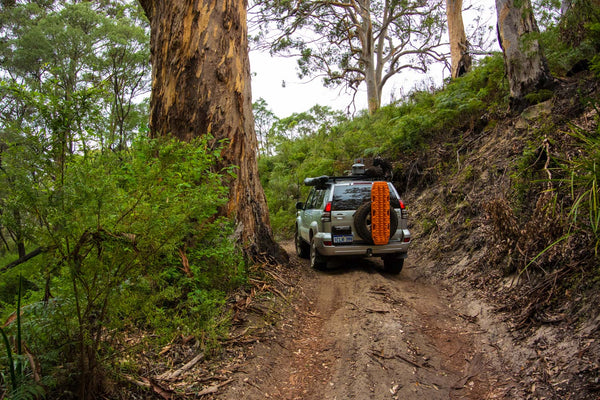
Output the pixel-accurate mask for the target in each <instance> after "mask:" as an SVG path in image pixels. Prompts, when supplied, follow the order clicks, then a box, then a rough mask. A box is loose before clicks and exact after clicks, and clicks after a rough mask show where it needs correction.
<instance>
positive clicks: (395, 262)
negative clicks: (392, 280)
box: [382, 255, 404, 275]
mask: <svg viewBox="0 0 600 400" xmlns="http://www.w3.org/2000/svg"><path fill="white" fill-rule="evenodd" d="M382 258H383V269H384V270H385V272H388V273H390V274H395V275H397V274H399V273H400V271H402V267H404V258H400V257H398V256H395V255H390V256H384V257H382Z"/></svg>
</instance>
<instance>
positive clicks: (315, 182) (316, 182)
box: [304, 175, 385, 187]
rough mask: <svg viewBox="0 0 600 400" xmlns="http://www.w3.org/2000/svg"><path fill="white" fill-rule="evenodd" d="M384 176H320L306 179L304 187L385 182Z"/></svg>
mask: <svg viewBox="0 0 600 400" xmlns="http://www.w3.org/2000/svg"><path fill="white" fill-rule="evenodd" d="M383 180H385V178H384V177H383V176H369V175H345V176H327V175H323V176H319V177H316V178H306V179H304V185H306V186H317V187H319V186H321V187H322V186H325V185H326V184H328V183H336V182H338V181H383Z"/></svg>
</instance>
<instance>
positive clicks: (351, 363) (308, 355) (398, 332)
mask: <svg viewBox="0 0 600 400" xmlns="http://www.w3.org/2000/svg"><path fill="white" fill-rule="evenodd" d="M286 250H287V251H288V252H289V253H290V254H293V246H292V245H291V244H288V245H287V246H286ZM422 262H423V260H422V259H421V257H420V256H419V254H417V253H411V254H410V258H409V259H408V260H407V261H406V264H405V267H404V270H403V271H402V272H401V274H400V275H389V274H385V273H384V272H383V271H382V264H381V261H380V260H379V259H378V258H370V259H341V260H336V261H334V262H331V263H330V264H331V265H330V269H329V270H328V271H325V272H320V271H314V270H311V268H310V266H309V265H308V261H307V260H301V259H298V258H296V257H295V256H292V260H291V265H292V266H293V267H292V268H293V270H288V271H287V272H286V274H289V275H288V276H285V277H284V276H281V275H280V280H282V281H285V280H287V279H294V280H295V282H294V284H293V287H294V288H295V290H294V293H295V295H293V296H292V297H291V298H290V300H289V304H288V307H287V308H286V309H287V310H286V311H283V314H281V315H280V317H281V318H280V319H279V321H278V322H277V323H275V324H274V325H273V326H272V328H271V329H269V331H268V333H266V334H263V335H262V337H260V338H257V339H256V340H255V341H252V342H251V343H248V344H247V345H246V346H239V347H237V349H232V350H231V351H232V352H234V353H235V352H237V357H233V358H232V359H233V360H235V361H234V364H231V365H230V366H229V370H235V371H236V373H235V374H234V375H233V377H232V380H230V382H229V383H228V385H227V386H226V387H224V388H223V390H222V391H220V392H219V393H218V394H215V398H218V399H232V400H233V399H242V398H243V399H264V398H272V399H286V400H288V399H289V400H291V399H315V400H316V399H338V400H342V399H495V398H518V397H519V396H518V393H517V386H518V385H517V383H516V382H515V380H514V379H515V378H514V376H515V374H514V373H513V371H510V370H509V369H508V366H507V365H508V364H506V363H504V362H503V359H504V357H503V354H504V353H505V352H507V351H509V349H507V346H510V343H509V342H508V341H506V340H505V339H504V338H505V335H504V332H503V329H505V328H504V327H503V325H502V324H501V323H499V322H498V321H495V320H494V318H493V317H491V313H490V312H489V310H487V309H486V306H485V305H483V304H481V303H479V302H477V301H476V300H474V299H472V298H469V297H468V296H467V295H466V293H464V292H462V291H460V290H452V288H449V287H444V286H443V285H438V284H433V283H431V282H428V280H427V279H426V278H425V277H424V276H423V275H422V273H421V268H420V265H421V263H422ZM245 329H247V328H245Z"/></svg>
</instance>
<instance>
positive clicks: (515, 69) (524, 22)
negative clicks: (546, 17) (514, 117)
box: [496, 0, 553, 109]
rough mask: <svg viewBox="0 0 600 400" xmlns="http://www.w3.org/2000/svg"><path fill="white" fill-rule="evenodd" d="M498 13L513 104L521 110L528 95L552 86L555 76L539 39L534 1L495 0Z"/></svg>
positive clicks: (500, 36)
mask: <svg viewBox="0 0 600 400" xmlns="http://www.w3.org/2000/svg"><path fill="white" fill-rule="evenodd" d="M496 12H497V18H498V25H497V26H498V39H499V41H500V46H501V47H502V52H503V54H504V65H505V68H506V74H507V76H508V85H509V90H510V97H511V105H512V106H513V107H515V108H517V109H518V108H521V107H523V106H524V105H525V104H526V102H525V96H526V95H527V94H529V93H531V92H533V91H536V90H538V89H541V88H544V87H548V86H550V85H551V84H552V82H553V78H552V76H551V75H550V70H549V68H548V63H547V62H546V58H545V57H544V53H543V51H542V47H541V45H540V42H539V39H538V38H537V34H538V33H539V29H538V26H537V23H536V20H535V17H534V15H533V9H532V7H531V1H530V0H496Z"/></svg>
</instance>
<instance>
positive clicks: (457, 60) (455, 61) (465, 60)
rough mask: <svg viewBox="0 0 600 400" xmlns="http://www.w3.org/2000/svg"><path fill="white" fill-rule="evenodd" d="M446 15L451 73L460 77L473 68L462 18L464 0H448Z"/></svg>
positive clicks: (454, 76) (455, 76) (453, 76)
mask: <svg viewBox="0 0 600 400" xmlns="http://www.w3.org/2000/svg"><path fill="white" fill-rule="evenodd" d="M446 16H447V17H448V36H449V38H450V59H451V61H452V65H451V75H452V78H458V77H459V76H462V75H464V74H465V73H467V72H469V71H470V70H471V61H472V60H471V55H470V54H469V42H467V36H466V35H465V27H464V24H463V19H462V0H446Z"/></svg>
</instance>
